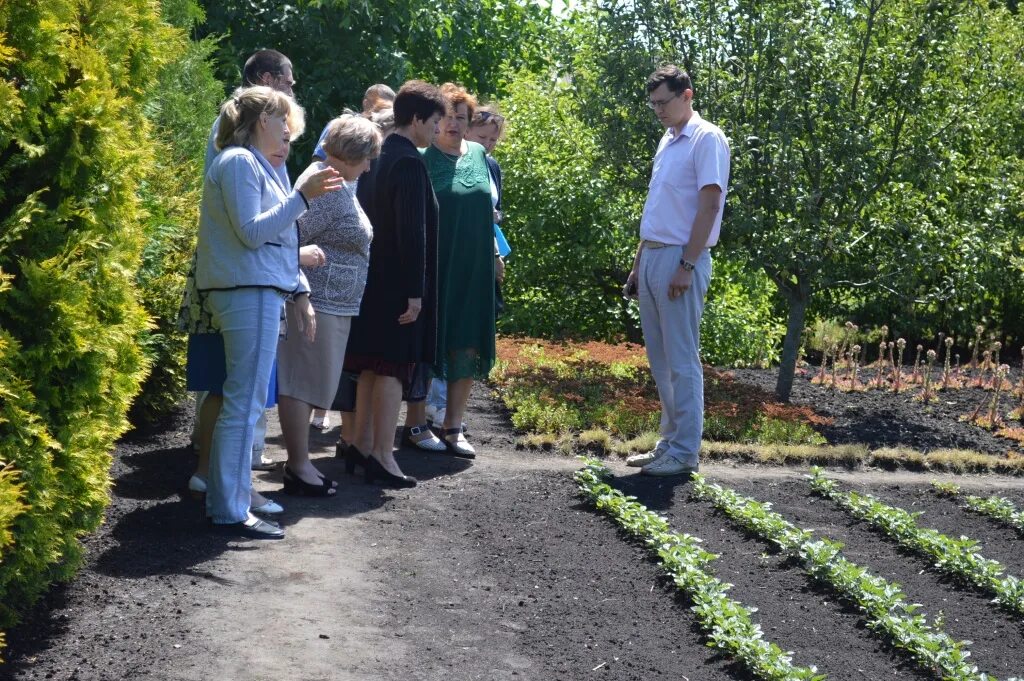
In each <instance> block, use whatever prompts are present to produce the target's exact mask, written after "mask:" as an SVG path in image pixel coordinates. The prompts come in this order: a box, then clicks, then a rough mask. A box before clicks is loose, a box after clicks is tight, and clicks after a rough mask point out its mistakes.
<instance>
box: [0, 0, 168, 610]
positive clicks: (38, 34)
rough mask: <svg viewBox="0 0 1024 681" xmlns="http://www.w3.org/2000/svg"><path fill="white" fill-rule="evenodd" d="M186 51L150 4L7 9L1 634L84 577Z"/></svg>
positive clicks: (101, 2) (130, 389)
mask: <svg viewBox="0 0 1024 681" xmlns="http://www.w3.org/2000/svg"><path fill="white" fill-rule="evenodd" d="M180 41H181V35H180V34H179V33H177V32H174V31H172V30H171V29H170V28H169V27H168V26H166V25H165V24H163V23H161V21H160V17H159V16H158V15H157V14H156V12H155V9H154V4H153V3H152V2H149V1H148V0H118V1H117V2H114V1H113V0H97V1H96V2H92V3H88V4H82V3H79V2H74V1H72V0H50V1H48V2H42V3H40V2H33V1H29V0H8V1H7V2H4V3H3V4H0V90H2V92H3V97H4V102H5V105H4V107H3V112H2V113H0V271H2V272H4V273H5V274H4V275H3V277H4V280H5V281H4V283H3V285H2V286H0V329H2V331H0V461H3V462H4V464H5V471H7V472H6V473H5V475H4V480H5V481H6V482H5V483H2V485H3V487H5V488H6V490H7V491H6V492H4V493H3V494H2V495H0V499H2V501H0V503H4V505H5V508H4V511H3V512H2V513H0V516H2V517H4V518H5V519H8V520H10V519H13V524H12V525H11V526H10V530H11V533H12V535H11V536H13V545H7V546H4V547H3V548H2V551H3V554H2V561H0V603H2V605H0V628H4V627H6V626H9V625H10V624H11V623H12V622H13V621H15V619H16V616H17V611H18V610H19V609H21V608H24V607H26V606H28V605H29V604H31V603H32V601H33V600H34V599H35V598H36V597H37V596H38V595H39V594H40V593H41V592H42V590H43V589H45V588H46V587H47V585H48V584H49V583H50V582H51V581H52V580H55V579H66V578H68V577H69V576H70V575H71V574H72V573H73V571H74V569H75V567H76V566H77V564H78V561H79V558H80V554H81V548H80V546H79V544H78V537H79V536H81V535H82V534H83V533H85V532H88V531H90V530H93V529H95V528H96V526H97V525H98V524H99V523H100V522H101V520H102V516H103V509H104V507H105V505H106V503H107V500H108V496H107V488H108V486H109V479H108V471H109V466H110V454H109V452H110V450H111V448H112V447H113V444H114V441H115V440H116V439H117V437H118V436H119V435H120V434H121V433H123V432H124V430H125V428H126V427H127V420H126V418H125V413H126V411H127V409H128V406H129V404H130V403H131V400H132V399H133V397H134V396H135V394H136V393H137V392H138V389H139V383H140V381H141V379H142V378H143V376H144V374H145V372H146V369H147V365H146V361H145V358H144V357H143V355H142V354H141V352H140V351H139V348H138V339H139V337H140V334H142V332H143V330H144V328H145V326H146V316H145V313H144V311H143V309H142V308H141V306H140V305H139V303H138V300H137V296H138V293H137V290H136V281H135V277H134V272H135V270H136V269H137V267H138V264H139V258H140V254H141V252H142V247H143V238H144V235H143V230H142V228H141V226H140V224H141V222H142V221H143V219H144V217H145V216H144V213H143V211H142V208H141V205H140V201H139V199H138V198H137V192H138V190H139V187H140V185H141V184H142V182H143V180H144V178H145V176H146V173H147V172H148V171H149V168H150V166H151V164H152V162H153V156H152V153H153V148H152V143H151V140H150V137H149V131H150V127H149V124H148V122H147V120H146V118H145V116H144V113H143V107H144V103H145V95H144V93H145V92H146V91H147V89H148V88H149V86H150V85H151V84H152V83H153V81H154V79H155V78H156V77H157V75H158V73H159V70H160V68H161V66H162V64H163V63H164V62H165V61H166V59H167V58H168V57H169V56H170V55H172V54H173V53H174V52H175V51H176V50H178V49H179V48H180V47H181V42H180ZM27 84H31V86H29V85H27ZM14 479H16V480H17V481H18V485H19V486H20V488H19V491H18V495H19V500H18V501H15V502H13V503H8V502H9V501H10V490H11V486H10V484H9V483H10V481H11V480H14Z"/></svg>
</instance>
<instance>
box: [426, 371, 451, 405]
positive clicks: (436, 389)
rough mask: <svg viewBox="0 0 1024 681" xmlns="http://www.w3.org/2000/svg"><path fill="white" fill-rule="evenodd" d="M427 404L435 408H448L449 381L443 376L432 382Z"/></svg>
mask: <svg viewBox="0 0 1024 681" xmlns="http://www.w3.org/2000/svg"><path fill="white" fill-rule="evenodd" d="M427 404H429V405H430V406H432V407H434V408H435V409H445V408H447V406H448V381H446V380H444V379H443V378H435V379H434V380H432V381H431V382H430V392H429V393H427Z"/></svg>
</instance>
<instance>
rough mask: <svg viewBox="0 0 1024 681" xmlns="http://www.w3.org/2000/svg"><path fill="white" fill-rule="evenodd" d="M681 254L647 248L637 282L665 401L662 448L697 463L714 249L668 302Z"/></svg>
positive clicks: (704, 254)
mask: <svg viewBox="0 0 1024 681" xmlns="http://www.w3.org/2000/svg"><path fill="white" fill-rule="evenodd" d="M682 255H683V247H682V246H666V247H664V248H647V247H645V248H644V249H643V252H642V253H641V255H640V272H639V274H640V276H639V282H638V292H639V296H640V325H641V327H642V328H643V332H644V344H645V345H646V347H647V360H648V362H650V365H651V374H652V375H653V376H654V382H655V384H657V386H658V397H659V398H660V400H661V440H660V441H659V442H658V448H659V449H662V450H664V451H665V453H666V454H667V455H669V456H672V457H674V458H675V459H677V460H679V461H680V462H682V463H683V464H686V465H696V464H697V463H698V456H699V453H700V441H701V436H702V435H703V434H704V371H703V369H702V367H701V363H700V318H701V315H702V314H703V313H704V296H705V295H706V294H707V291H708V284H709V283H710V282H711V252H710V251H709V250H707V249H705V250H704V252H702V253H701V255H700V257H699V258H698V259H697V263H696V265H697V267H696V268H695V269H694V271H693V285H692V286H691V287H690V288H689V289H688V290H687V291H686V292H685V293H684V294H682V295H681V296H679V297H678V298H676V299H675V300H669V297H668V284H669V281H671V279H672V276H673V275H674V274H675V272H676V270H677V269H678V268H679V259H680V258H681V257H682Z"/></svg>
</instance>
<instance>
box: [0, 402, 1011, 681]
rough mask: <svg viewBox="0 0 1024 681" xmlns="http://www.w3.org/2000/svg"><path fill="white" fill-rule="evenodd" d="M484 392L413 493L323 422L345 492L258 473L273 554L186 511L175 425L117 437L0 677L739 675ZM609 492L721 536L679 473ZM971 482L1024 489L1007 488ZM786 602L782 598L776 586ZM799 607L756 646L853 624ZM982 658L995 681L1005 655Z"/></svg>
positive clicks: (733, 472) (427, 458)
mask: <svg viewBox="0 0 1024 681" xmlns="http://www.w3.org/2000/svg"><path fill="white" fill-rule="evenodd" d="M484 393H485V391H484V390H478V391H477V393H476V394H475V396H474V398H473V401H472V404H471V410H470V416H469V418H468V421H469V425H470V428H471V437H472V439H473V441H474V442H475V443H476V444H477V446H478V451H479V452H480V457H479V458H478V459H477V460H476V461H475V462H474V463H473V464H468V463H466V462H463V461H459V460H455V459H452V458H450V457H447V456H442V455H425V454H418V453H413V452H409V451H405V450H403V451H401V452H400V453H399V455H398V456H399V460H400V462H401V465H402V467H403V469H404V470H406V471H407V472H409V473H410V474H412V475H415V476H416V477H417V478H419V479H420V481H421V484H420V486H419V487H417V488H416V489H413V490H401V491H389V490H382V489H380V488H378V487H375V486H370V485H365V484H363V482H362V481H361V480H358V479H355V478H352V477H349V476H346V475H344V473H343V471H342V467H341V465H340V462H337V461H336V460H335V459H334V458H333V457H332V456H331V455H332V454H333V449H332V444H331V442H332V440H333V439H334V438H335V437H336V436H337V430H332V431H331V432H329V433H327V434H325V435H320V434H315V436H314V441H313V444H314V457H315V459H316V461H317V463H318V465H320V466H321V469H322V470H323V471H324V472H325V473H326V474H328V475H330V476H333V477H336V478H337V479H339V480H340V482H341V487H340V494H339V497H338V498H337V499H297V498H291V497H287V496H283V495H279V494H278V493H277V492H276V490H278V489H279V487H280V472H274V473H261V474H259V475H258V477H257V480H258V482H257V484H258V486H259V488H260V489H261V490H264V491H266V492H267V493H268V494H269V495H270V496H272V497H274V498H277V499H279V500H280V501H281V502H282V503H283V504H284V505H285V506H286V509H287V512H286V515H285V520H284V524H285V525H286V526H287V529H288V537H287V538H286V539H285V540H284V541H281V542H236V541H225V540H224V539H222V538H219V537H216V536H212V535H210V534H209V533H208V532H206V530H205V525H204V523H203V520H202V513H201V510H200V508H199V506H198V505H197V504H196V502H194V501H192V500H191V499H188V498H184V495H183V491H184V490H183V489H182V488H183V486H184V482H185V480H186V479H187V477H188V473H189V469H190V467H191V466H192V465H193V459H192V457H191V455H190V454H189V453H188V449H187V446H186V445H187V438H188V428H189V425H190V424H189V421H188V418H187V416H184V415H182V416H181V418H179V421H178V422H177V423H176V424H175V425H174V426H173V427H171V428H169V429H165V430H162V431H160V432H158V433H150V434H139V435H137V436H135V437H132V438H128V439H126V440H125V441H123V442H122V443H121V444H120V445H119V447H118V451H117V454H116V457H115V465H114V469H113V470H114V476H115V484H114V499H113V503H112V505H111V507H110V509H109V511H108V516H107V523H106V524H105V525H104V527H103V528H102V529H101V530H100V531H99V532H98V533H97V534H96V535H94V536H92V537H89V538H88V539H86V541H85V543H86V547H87V559H86V565H85V566H84V568H83V570H82V572H81V573H80V574H79V576H78V577H77V578H76V579H75V581H73V582H72V583H71V584H69V585H65V586H62V587H58V588H55V589H54V590H53V591H52V592H51V593H50V594H49V595H48V596H47V598H46V599H45V600H44V601H43V602H42V603H41V604H40V605H39V606H38V607H37V608H36V610H35V611H34V612H33V613H31V614H30V616H29V617H28V618H27V621H26V622H25V623H24V624H23V625H22V626H20V627H18V628H16V629H15V630H13V631H11V632H10V634H9V638H10V644H11V645H10V649H9V650H8V651H7V655H6V657H7V658H8V659H9V663H8V664H7V665H4V666H0V678H10V679H16V680H18V681H23V680H28V679H33V680H35V679H58V680H60V679H68V680H70V679H76V680H78V681H92V680H100V679H169V680H175V681H177V680H184V679H198V678H213V679H227V680H234V679H238V680H242V679H246V680H248V679H256V680H264V679H265V680H268V681H270V680H273V681H285V680H291V679H302V680H310V681H312V680H327V679H332V680H335V679H337V680H341V681H347V680H349V679H360V680H362V679H368V680H369V679H373V680H375V681H376V680H389V679H396V680H397V679H424V680H431V681H435V680H438V679H445V678H452V679H460V680H461V679H488V680H493V679H538V680H542V681H551V680H556V679H566V680H570V679H571V680H575V679H585V678H605V679H658V678H666V679H668V678H672V679H680V678H684V679H685V678H689V679H701V681H717V680H719V679H745V678H747V677H746V676H745V675H744V672H742V670H738V669H737V668H736V667H735V666H734V665H732V664H731V663H730V662H729V660H728V659H726V658H723V657H721V656H719V655H717V654H716V653H715V652H714V651H712V650H710V649H709V648H707V647H705V646H704V645H703V639H702V638H701V636H700V634H699V633H698V632H697V630H696V629H695V628H694V625H693V618H692V617H691V615H690V613H689V611H688V606H687V604H686V603H685V602H683V601H682V600H679V599H676V598H674V597H673V593H674V590H673V587H672V586H671V584H668V583H666V581H665V579H664V578H663V577H661V576H660V572H659V569H658V568H657V566H656V565H654V564H653V563H651V562H650V561H648V560H647V559H646V555H647V554H646V552H645V551H644V550H643V549H642V548H641V547H638V546H636V545H634V544H631V543H629V542H626V541H624V540H623V539H622V537H621V536H620V535H618V534H617V532H616V530H615V529H614V527H613V526H612V525H611V524H610V523H609V522H608V521H607V520H606V519H604V518H603V517H601V516H599V515H597V514H595V513H593V512H592V511H590V510H589V508H588V507H587V506H586V505H584V504H583V503H581V502H580V500H579V499H577V498H576V497H575V495H574V486H573V483H572V481H571V476H570V474H571V472H572V471H573V470H574V469H575V468H577V467H578V462H577V461H576V460H575V459H571V458H565V457H559V456H552V455H550V454H541V453H533V452H528V451H523V450H518V449H516V445H515V439H516V438H515V435H514V434H513V432H512V431H511V429H510V426H509V425H508V419H507V417H506V416H505V414H504V411H503V410H502V409H501V408H500V407H499V406H498V405H497V403H496V402H494V401H493V400H492V399H491V398H490V397H489V396H487V395H485V394H484ZM269 445H270V447H271V449H270V450H269V452H270V454H271V456H273V457H274V458H275V459H278V460H281V459H283V458H284V452H283V450H282V448H281V438H280V432H279V427H278V425H277V423H276V421H272V423H271V429H270V437H269ZM613 468H614V469H615V472H616V474H617V475H622V476H625V475H627V473H631V472H633V471H632V470H631V469H626V468H625V467H623V466H621V464H613ZM705 472H706V473H707V474H708V475H709V477H712V478H716V479H719V480H722V481H725V482H726V483H727V484H728V483H729V482H730V481H733V482H735V483H737V484H740V483H741V482H742V484H743V485H744V486H745V487H747V488H748V489H754V490H757V489H769V488H775V487H777V485H778V484H783V483H785V481H789V483H790V484H793V480H794V479H795V478H798V477H799V475H800V473H801V472H800V471H796V470H790V469H779V468H757V467H750V466H738V467H733V466H707V467H706V470H705ZM838 477H843V478H846V479H847V480H849V481H856V482H858V483H859V484H862V485H867V486H869V487H870V486H871V485H872V484H875V483H881V482H883V481H884V482H886V483H890V484H891V483H894V482H895V483H900V482H902V483H906V484H913V483H914V482H916V483H917V484H919V485H920V484H924V483H925V481H926V480H925V476H921V475H916V474H911V473H896V474H893V473H882V474H878V475H877V477H876V475H875V474H871V473H868V474H863V473H856V474H841V475H838ZM934 477H939V476H927V479H932V478H934ZM622 480H623V484H626V485H628V488H629V489H630V491H631V493H634V494H637V495H638V496H640V497H641V501H643V502H644V503H647V504H648V505H650V506H651V507H652V508H654V509H656V510H659V512H667V513H669V514H670V516H672V517H673V525H674V526H675V527H676V528H677V529H679V530H681V531H690V532H693V533H694V534H698V535H705V536H708V537H709V538H713V537H717V536H719V533H721V532H727V530H725V529H722V528H725V527H726V525H725V523H723V522H721V521H720V519H719V520H716V519H715V517H714V516H713V515H709V514H708V513H707V512H706V510H700V509H696V508H692V510H691V507H690V506H688V505H687V503H686V501H685V494H684V489H682V488H679V487H678V485H677V483H675V482H673V481H671V480H641V479H639V478H638V477H635V476H630V477H629V478H625V477H624V478H622ZM969 480H974V481H978V484H979V485H985V486H986V487H987V488H988V489H992V487H993V485H995V486H1000V487H1003V488H1005V489H1006V490H1007V491H1008V493H1009V494H1011V495H1013V496H1014V497H1015V498H1016V499H1017V500H1018V502H1019V500H1020V499H1021V498H1024V484H1022V481H1020V480H1014V479H1006V478H994V477H986V478H972V479H969ZM961 482H963V481H961ZM965 486H966V485H965ZM691 513H692V514H693V515H691ZM698 518H699V521H698ZM688 522H694V523H695V524H696V526H694V527H686V526H685V525H686V523H688ZM721 536H723V537H724V536H726V535H721ZM730 536H732V535H730ZM731 541H732V543H733V544H734V545H735V547H736V548H734V549H731V550H732V551H734V552H738V553H736V558H735V561H740V560H749V561H751V566H750V568H749V570H751V579H752V580H753V581H752V582H751V584H752V585H753V588H754V590H753V591H751V592H750V593H751V594H754V596H753V597H754V598H757V599H761V601H762V602H755V603H752V605H757V606H760V607H761V608H762V611H763V612H765V613H766V615H765V616H766V617H768V616H771V615H770V614H773V613H776V612H781V611H779V610H777V608H776V607H775V605H777V604H776V603H773V602H772V601H771V600H768V602H763V601H764V600H766V599H767V598H768V597H767V596H766V595H764V594H765V593H766V592H764V591H763V590H762V589H761V588H759V587H757V584H758V583H763V580H764V576H768V577H769V578H770V579H771V578H772V577H771V575H760V576H759V575H758V566H757V560H758V559H757V557H758V556H760V555H761V554H763V552H764V547H763V545H761V544H760V543H759V542H756V541H750V540H747V539H744V538H742V537H741V536H736V537H735V538H734V539H732V540H731ZM1007 541H1008V542H1012V541H1013V539H1012V537H1011V538H1008V540H1007ZM723 546H724V545H723ZM735 561H731V562H730V563H729V564H724V565H723V566H722V569H723V570H732V569H733V568H732V563H733V562H735ZM1014 570H1015V572H1017V573H1020V572H1021V567H1020V566H1014ZM731 577H732V575H731V574H730V578H731ZM759 580H760V582H759ZM792 581H793V582H794V584H796V585H797V588H799V586H800V584H801V583H802V580H801V579H800V578H799V577H798V576H794V579H793V580H792ZM936 588H939V589H943V588H945V587H944V586H943V585H942V584H941V583H939V584H938V586H937V587H936ZM779 598H780V599H784V600H786V599H788V601H789V602H792V595H791V594H789V595H787V594H786V593H785V592H784V591H782V590H779ZM798 600H799V601H800V602H801V603H803V605H802V606H801V607H802V608H803V607H806V608H808V609H809V610H807V611H804V610H801V613H800V617H799V618H796V619H790V618H788V617H786V618H781V621H775V620H771V621H772V627H773V631H770V632H768V633H769V635H778V636H780V637H781V638H782V640H793V641H797V642H799V641H801V640H803V639H804V638H805V637H804V635H803V633H802V632H805V631H810V629H812V628H814V629H816V630H818V631H825V632H829V631H831V629H832V628H833V627H832V623H833V622H834V620H835V619H836V618H837V617H838V618H839V619H840V620H850V615H849V614H848V613H846V612H840V613H837V612H836V611H835V610H834V608H833V607H832V606H829V605H827V602H828V600H830V599H828V598H819V597H816V596H814V595H813V592H812V593H811V594H810V595H808V593H807V592H806V591H805V592H804V593H802V594H800V595H799V596H798ZM805 601H806V603H804V602H805ZM817 601H820V602H821V603H817ZM822 604H824V605H822ZM979 607H984V603H983V602H982V604H981V606H979ZM855 619H856V618H854V620H855ZM992 619H993V621H994V622H995V623H996V624H995V625H993V626H996V625H999V626H1002V627H1004V631H1005V632H1006V633H1005V636H1008V638H1007V639H1006V641H1007V645H1008V646H1009V648H1008V650H1009V653H1008V654H1009V655H1010V656H1012V655H1014V654H1015V653H1014V650H1016V651H1017V653H1019V651H1021V650H1024V647H1022V646H1021V641H1020V640H1018V639H1020V638H1021V632H1019V631H1016V627H1013V626H1012V625H1011V626H1009V629H1008V631H1007V630H1006V629H1005V627H1006V624H1005V623H1003V624H1001V625H1000V622H1002V619H1001V616H1000V615H999V614H998V613H996V614H994V615H993V616H992ZM846 626H847V628H846V629H845V630H843V631H845V632H846V633H845V634H844V635H853V636H861V635H862V636H868V635H867V634H866V633H864V632H863V631H862V629H859V628H858V627H857V626H856V624H855V622H853V621H851V622H850V623H849V624H848V625H846ZM1001 636H1002V635H1001ZM847 648H848V647H847V646H845V645H844V644H843V642H839V643H838V644H837V643H836V642H835V641H831V640H830V639H829V638H828V636H825V639H824V641H823V642H822V644H821V647H819V648H815V649H813V650H812V651H810V653H811V654H810V655H809V657H813V658H814V659H804V657H805V655H804V654H801V653H798V659H797V661H798V662H800V663H819V664H823V665H827V666H828V667H829V671H830V672H831V673H830V678H861V677H858V676H856V675H852V674H851V675H850V676H848V677H846V676H844V674H843V673H844V672H845V671H849V670H854V669H865V665H864V664H863V660H862V659H856V660H854V659H847V657H849V655H848V654H847ZM849 649H850V650H854V648H852V647H850V648H849ZM865 652H867V653H870V654H871V656H872V659H873V662H872V664H874V666H875V667H877V668H878V669H879V670H883V669H885V670H893V678H916V674H915V673H914V672H913V671H912V670H909V669H907V667H906V665H905V664H903V663H902V662H901V660H900V658H899V656H898V655H897V654H896V653H894V652H893V651H891V650H888V649H886V648H885V647H884V646H882V647H880V646H879V645H878V644H877V642H875V641H874V640H873V639H869V640H868V641H866V642H865V643H864V644H863V645H862V646H861V650H860V652H857V653H856V654H857V655H864V654H865ZM844 655H845V656H844ZM875 658H877V659H875ZM1010 659H1012V657H1011V658H1010ZM987 661H991V662H992V663H993V664H994V665H995V667H993V669H998V670H999V671H1000V672H1002V671H1004V669H1005V668H1006V666H1007V665H1008V664H1010V663H1003V662H1000V659H996V658H990V659H989V660H987ZM1000 665H1001V667H1000ZM835 670H839V673H838V675H837V674H836V673H835Z"/></svg>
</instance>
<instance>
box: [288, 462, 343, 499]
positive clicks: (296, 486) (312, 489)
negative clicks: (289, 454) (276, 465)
mask: <svg viewBox="0 0 1024 681" xmlns="http://www.w3.org/2000/svg"><path fill="white" fill-rule="evenodd" d="M334 487H335V484H334V481H333V480H331V479H330V478H325V477H324V476H322V475H321V476H320V484H319V485H313V484H310V483H308V482H306V481H305V480H303V479H302V478H300V477H299V476H297V475H295V474H294V473H292V471H291V469H289V468H288V466H287V465H286V466H285V467H284V493H285V494H292V495H295V496H298V497H330V496H334V495H333V494H331V491H332V490H333V489H334Z"/></svg>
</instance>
